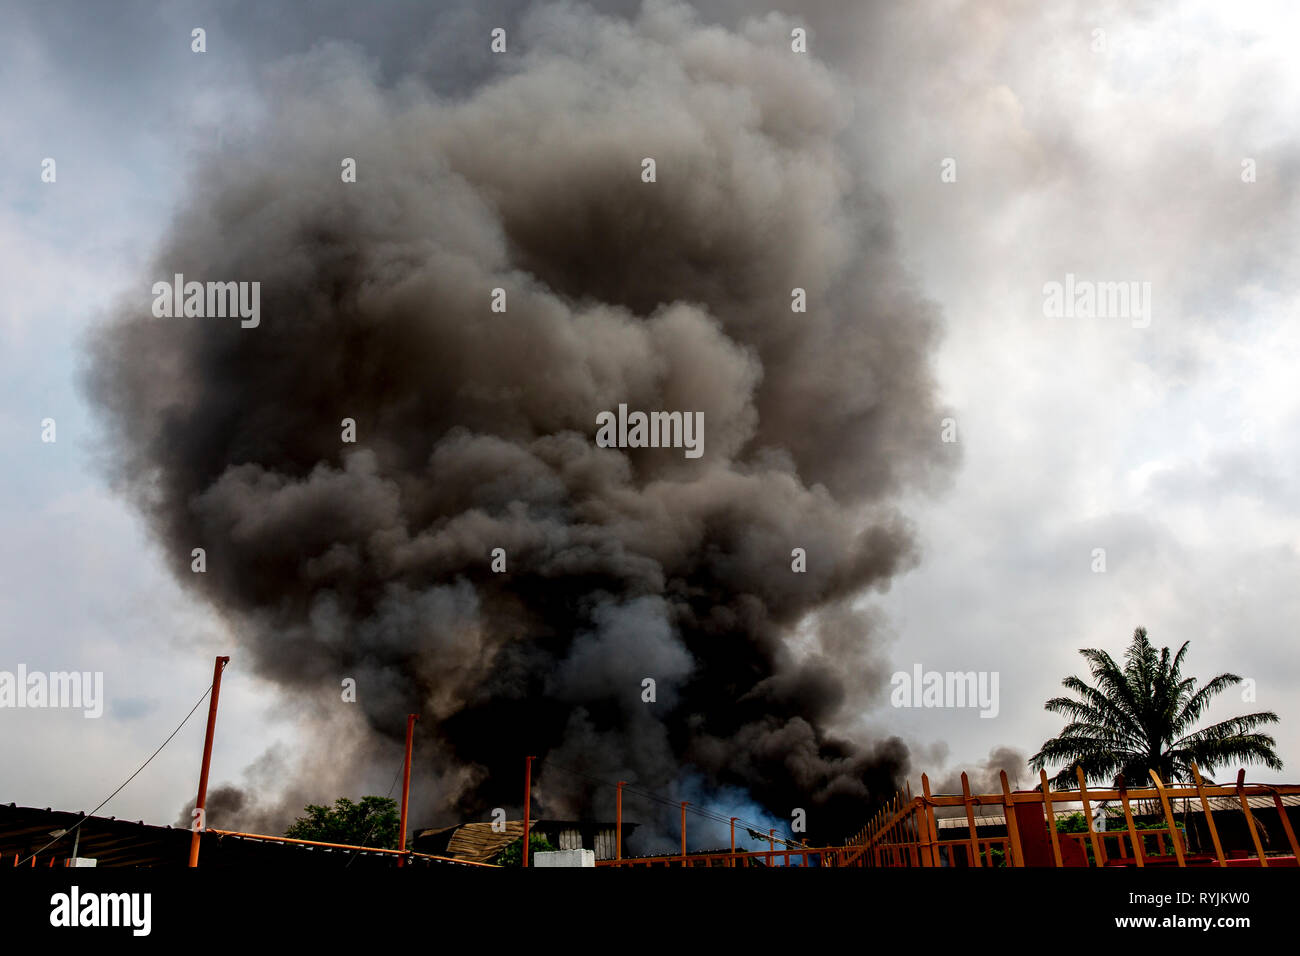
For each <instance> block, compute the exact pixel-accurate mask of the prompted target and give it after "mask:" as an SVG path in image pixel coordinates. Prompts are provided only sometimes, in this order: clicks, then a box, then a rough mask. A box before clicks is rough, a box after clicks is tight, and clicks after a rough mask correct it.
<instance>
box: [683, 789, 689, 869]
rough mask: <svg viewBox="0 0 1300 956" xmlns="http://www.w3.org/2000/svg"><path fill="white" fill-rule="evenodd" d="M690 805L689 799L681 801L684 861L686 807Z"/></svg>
mask: <svg viewBox="0 0 1300 956" xmlns="http://www.w3.org/2000/svg"><path fill="white" fill-rule="evenodd" d="M689 805H690V803H689V801H686V800H683V801H682V862H683V863H685V862H686V808H687V807H688V806H689Z"/></svg>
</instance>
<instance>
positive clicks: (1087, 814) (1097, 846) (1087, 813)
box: [1074, 766, 1106, 866]
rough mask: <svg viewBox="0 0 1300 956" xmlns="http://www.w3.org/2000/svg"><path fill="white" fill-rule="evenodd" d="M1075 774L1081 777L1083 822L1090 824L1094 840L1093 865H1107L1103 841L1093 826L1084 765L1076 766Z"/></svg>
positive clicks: (1080, 790)
mask: <svg viewBox="0 0 1300 956" xmlns="http://www.w3.org/2000/svg"><path fill="white" fill-rule="evenodd" d="M1074 772H1075V776H1077V777H1078V778H1079V796H1080V797H1081V798H1082V799H1083V822H1084V823H1086V824H1087V826H1088V839H1089V840H1090V841H1091V842H1092V860H1093V864H1092V865H1093V866H1105V865H1106V861H1105V858H1104V857H1103V856H1102V852H1101V841H1100V840H1099V839H1097V831H1096V830H1095V829H1093V826H1092V805H1091V804H1090V803H1089V802H1088V783H1087V780H1085V779H1084V774H1083V767H1082V766H1076V767H1075V768H1074Z"/></svg>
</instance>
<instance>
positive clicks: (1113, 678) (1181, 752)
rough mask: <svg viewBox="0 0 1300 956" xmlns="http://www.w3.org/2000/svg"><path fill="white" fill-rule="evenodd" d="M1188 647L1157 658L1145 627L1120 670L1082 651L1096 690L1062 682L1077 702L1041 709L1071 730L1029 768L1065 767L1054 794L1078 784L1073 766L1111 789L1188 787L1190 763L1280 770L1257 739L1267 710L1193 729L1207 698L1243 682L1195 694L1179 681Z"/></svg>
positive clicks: (1218, 681)
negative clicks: (1118, 784)
mask: <svg viewBox="0 0 1300 956" xmlns="http://www.w3.org/2000/svg"><path fill="white" fill-rule="evenodd" d="M1190 643H1191V642H1190V641H1184V642H1183V646H1182V647H1180V648H1179V649H1178V653H1177V654H1175V655H1173V657H1172V658H1170V656H1169V648H1167V647H1165V648H1162V649H1161V650H1160V651H1159V652H1157V651H1156V649H1155V648H1154V647H1152V646H1151V642H1150V641H1148V640H1147V632H1146V628H1144V627H1139V628H1137V629H1136V630H1135V631H1134V632H1133V642H1132V643H1131V644H1129V646H1128V649H1127V650H1126V651H1125V652H1124V658H1125V661H1126V663H1125V664H1124V667H1123V668H1121V667H1120V666H1119V665H1118V664H1116V663H1115V661H1114V659H1112V658H1111V656H1110V655H1109V654H1107V653H1106V652H1105V651H1102V650H1097V649H1096V648H1083V649H1081V650H1080V651H1079V653H1080V654H1082V655H1083V657H1084V660H1086V661H1087V662H1088V667H1089V669H1090V670H1091V671H1092V679H1093V684H1088V683H1085V682H1084V681H1083V680H1081V679H1079V678H1078V677H1067V678H1066V679H1065V680H1063V681H1062V682H1061V683H1062V684H1063V685H1064V686H1065V687H1066V688H1067V689H1068V690H1070V691H1072V692H1073V693H1074V694H1075V696H1076V697H1077V698H1079V699H1077V700H1076V699H1074V698H1071V697H1053V698H1052V699H1051V700H1049V701H1048V702H1047V704H1046V709H1047V710H1050V711H1052V712H1053V713H1056V714H1060V715H1061V716H1063V717H1068V718H1069V719H1070V723H1069V724H1067V725H1066V726H1065V729H1064V730H1062V731H1061V734H1060V736H1058V737H1053V738H1052V739H1051V740H1049V741H1047V742H1046V743H1044V744H1043V746H1042V749H1041V750H1039V751H1038V753H1036V754H1034V755H1033V756H1032V757H1030V758H1029V765H1030V766H1031V767H1033V768H1034V769H1035V770H1042V769H1044V768H1045V767H1046V766H1047V764H1048V763H1058V762H1064V764H1065V766H1064V768H1063V769H1062V770H1061V771H1060V772H1059V773H1058V774H1057V775H1056V777H1055V778H1054V779H1053V781H1052V783H1053V785H1054V786H1057V787H1073V786H1075V785H1076V776H1075V770H1074V768H1075V767H1076V766H1081V767H1083V772H1084V775H1085V776H1086V777H1087V778H1088V779H1089V780H1096V781H1102V782H1107V783H1109V782H1110V780H1111V779H1112V778H1113V777H1114V775H1115V774H1119V773H1122V774H1124V779H1125V780H1126V781H1128V782H1129V783H1131V784H1135V785H1137V786H1144V785H1146V784H1147V783H1148V781H1149V778H1148V776H1147V771H1148V770H1154V771H1155V772H1156V773H1157V774H1159V775H1160V779H1161V780H1162V781H1178V782H1184V783H1185V782H1189V781H1191V779H1192V770H1191V765H1192V763H1193V762H1195V763H1196V765H1197V766H1198V767H1199V768H1200V769H1202V770H1204V771H1205V772H1206V773H1210V772H1212V771H1213V770H1214V768H1215V767H1216V766H1230V765H1232V764H1244V763H1260V764H1263V765H1264V766H1266V767H1268V768H1270V769H1272V770H1281V769H1282V761H1281V759H1280V758H1279V757H1278V755H1277V752H1276V751H1275V750H1274V749H1273V748H1274V747H1275V746H1276V741H1275V740H1274V739H1273V738H1272V737H1270V736H1268V735H1267V734H1262V733H1257V732H1256V728H1258V727H1260V726H1262V725H1264V724H1274V723H1277V714H1275V713H1272V712H1271V711H1265V712H1262V713H1258V714H1247V715H1245V716H1243V717H1232V718H1230V719H1228V720H1224V721H1221V722H1220V723H1217V724H1213V725H1211V726H1209V727H1203V728H1201V729H1200V730H1193V729H1192V727H1193V725H1194V724H1195V723H1196V721H1197V720H1198V718H1199V717H1200V716H1201V714H1202V713H1203V712H1204V711H1205V708H1206V707H1207V706H1208V705H1209V703H1210V700H1211V698H1213V697H1214V696H1215V695H1217V694H1220V693H1222V692H1223V691H1225V690H1227V689H1228V688H1229V687H1232V686H1233V685H1235V684H1239V683H1241V678H1240V677H1238V676H1237V675H1236V674H1220V675H1219V676H1218V677H1216V678H1214V679H1213V680H1212V681H1210V682H1209V683H1208V684H1205V685H1204V686H1203V687H1201V689H1200V690H1197V689H1196V678H1195V677H1183V675H1182V665H1183V657H1184V656H1185V655H1186V653H1187V646H1188V644H1190Z"/></svg>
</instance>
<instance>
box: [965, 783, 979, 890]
mask: <svg viewBox="0 0 1300 956" xmlns="http://www.w3.org/2000/svg"><path fill="white" fill-rule="evenodd" d="M961 803H962V806H963V807H965V808H966V828H967V829H968V830H969V831H970V857H969V859H968V861H967V862H968V865H969V866H973V867H975V869H977V870H978V869H979V866H980V843H979V833H978V831H977V830H976V829H975V811H974V810H973V809H972V808H971V797H970V778H969V777H967V776H966V771H965V770H963V771H962V772H961Z"/></svg>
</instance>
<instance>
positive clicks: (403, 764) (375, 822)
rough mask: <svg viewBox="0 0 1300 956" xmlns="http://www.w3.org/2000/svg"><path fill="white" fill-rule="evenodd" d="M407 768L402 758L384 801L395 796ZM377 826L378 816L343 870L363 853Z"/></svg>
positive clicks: (363, 798) (404, 759)
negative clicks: (362, 849)
mask: <svg viewBox="0 0 1300 956" xmlns="http://www.w3.org/2000/svg"><path fill="white" fill-rule="evenodd" d="M405 766H406V758H405V757H403V758H402V762H401V763H400V764H398V765H397V773H395V774H393V782H392V783H391V784H389V786H388V793H386V794H385V795H384V799H385V800H387V799H389V798H390V797H392V795H393V788H394V787H396V786H397V778H398V777H400V776H401V775H402V768H403V767H405ZM361 799H362V801H364V800H365V797H362V798H361ZM377 826H379V816H378V815H376V816H375V819H374V820H373V821H372V822H371V824H370V830H369V832H368V833H366V835H365V837H364V838H363V839H362V840H361V845H360V846H358V847H357V848H356V849H355V850H353V851H352V856H351V857H349V858H348V862H347V863H345V864H344V865H343V869H345V870H346V869H347V868H348V867H349V866H351V865H352V861H353V860H355V859H356V858H357V854H358V853H360V852H361V847H363V846H365V845H366V840H369V839H370V834H371V833H374V832H375V827H377Z"/></svg>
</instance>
